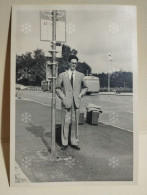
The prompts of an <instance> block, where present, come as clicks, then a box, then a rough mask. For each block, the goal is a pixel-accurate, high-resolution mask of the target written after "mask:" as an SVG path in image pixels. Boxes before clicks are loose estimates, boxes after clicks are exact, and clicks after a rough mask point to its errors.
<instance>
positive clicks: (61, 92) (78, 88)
mask: <svg viewBox="0 0 147 195" xmlns="http://www.w3.org/2000/svg"><path fill="white" fill-rule="evenodd" d="M87 90H88V87H87V84H86V82H85V80H84V74H83V73H80V72H77V71H75V79H74V86H73V88H72V86H71V82H70V78H69V74H68V72H67V71H66V72H63V73H61V74H59V77H58V78H57V85H56V93H57V95H58V97H59V98H60V99H61V100H62V104H63V106H64V107H65V108H71V105H72V102H73V99H74V102H75V105H76V108H79V107H80V102H81V98H80V97H79V95H80V94H81V96H83V95H85V93H86V92H87Z"/></svg>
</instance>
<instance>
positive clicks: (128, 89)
mask: <svg viewBox="0 0 147 195" xmlns="http://www.w3.org/2000/svg"><path fill="white" fill-rule="evenodd" d="M100 92H108V88H100ZM110 92H116V93H133V89H132V88H121V87H120V88H110Z"/></svg>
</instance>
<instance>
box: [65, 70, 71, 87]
mask: <svg viewBox="0 0 147 195" xmlns="http://www.w3.org/2000/svg"><path fill="white" fill-rule="evenodd" d="M66 80H67V83H68V85H69V86H70V87H71V88H72V86H71V82H70V79H69V74H68V72H67V71H66Z"/></svg>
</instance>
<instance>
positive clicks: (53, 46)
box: [51, 10, 57, 153]
mask: <svg viewBox="0 0 147 195" xmlns="http://www.w3.org/2000/svg"><path fill="white" fill-rule="evenodd" d="M52 15H53V17H52V18H53V29H52V49H53V50H52V57H53V69H52V71H53V72H52V73H53V78H52V85H53V87H52V90H53V91H52V110H51V114H52V116H51V120H52V121H51V123H52V129H51V130H52V131H51V153H53V152H55V128H56V126H55V117H56V92H55V86H56V17H57V11H56V10H53V13H52Z"/></svg>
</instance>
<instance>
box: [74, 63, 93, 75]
mask: <svg viewBox="0 0 147 195" xmlns="http://www.w3.org/2000/svg"><path fill="white" fill-rule="evenodd" d="M77 71H79V72H82V73H83V74H84V75H87V74H90V73H91V67H90V66H89V65H88V64H87V63H86V62H78V65H77Z"/></svg>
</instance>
